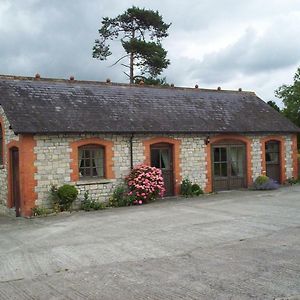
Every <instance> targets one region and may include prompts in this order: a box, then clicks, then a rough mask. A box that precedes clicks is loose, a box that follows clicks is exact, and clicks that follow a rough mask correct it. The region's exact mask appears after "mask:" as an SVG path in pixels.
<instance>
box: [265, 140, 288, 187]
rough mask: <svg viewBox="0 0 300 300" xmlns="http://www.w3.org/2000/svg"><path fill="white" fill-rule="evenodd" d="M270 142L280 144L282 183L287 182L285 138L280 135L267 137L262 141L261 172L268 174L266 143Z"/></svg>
mask: <svg viewBox="0 0 300 300" xmlns="http://www.w3.org/2000/svg"><path fill="white" fill-rule="evenodd" d="M269 141H277V142H279V159H280V183H284V181H285V180H286V164H285V138H284V137H282V136H278V135H273V136H266V137H264V138H262V139H261V140H260V144H261V170H262V174H266V172H267V166H266V143H267V142H269Z"/></svg>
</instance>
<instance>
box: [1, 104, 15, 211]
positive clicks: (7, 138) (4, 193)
mask: <svg viewBox="0 0 300 300" xmlns="http://www.w3.org/2000/svg"><path fill="white" fill-rule="evenodd" d="M0 117H1V119H2V121H3V124H2V126H3V127H2V130H3V131H4V144H5V147H4V164H3V165H2V166H0V206H1V207H0V209H1V210H4V209H5V208H6V207H7V200H8V199H7V198H8V190H7V185H8V179H7V156H8V153H7V147H6V145H7V144H8V143H10V142H11V141H13V140H15V141H18V140H19V137H18V136H16V135H15V134H14V132H13V131H12V130H11V129H10V128H9V126H10V124H9V122H8V120H7V118H6V116H5V114H4V111H3V109H2V107H1V106H0Z"/></svg>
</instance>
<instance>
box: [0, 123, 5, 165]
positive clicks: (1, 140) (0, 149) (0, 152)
mask: <svg viewBox="0 0 300 300" xmlns="http://www.w3.org/2000/svg"><path fill="white" fill-rule="evenodd" d="M3 145H4V138H3V130H2V126H1V124H0V165H3V162H4V159H3V155H4V146H3Z"/></svg>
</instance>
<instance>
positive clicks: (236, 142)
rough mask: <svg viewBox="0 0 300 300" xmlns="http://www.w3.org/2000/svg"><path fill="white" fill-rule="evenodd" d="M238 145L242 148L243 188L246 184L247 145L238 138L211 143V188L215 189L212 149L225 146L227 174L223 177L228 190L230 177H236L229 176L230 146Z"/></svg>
mask: <svg viewBox="0 0 300 300" xmlns="http://www.w3.org/2000/svg"><path fill="white" fill-rule="evenodd" d="M231 147H240V148H243V153H244V159H243V177H242V178H243V187H241V188H245V187H246V186H247V184H248V180H247V178H248V168H247V145H246V144H245V143H244V142H242V141H239V140H223V141H219V142H215V143H213V144H212V145H211V147H210V148H211V153H210V155H211V166H210V167H211V174H212V189H213V191H215V174H214V149H215V148H226V164H227V176H226V177H223V178H224V180H226V181H227V190H230V179H231V178H234V177H237V176H231V164H230V148H231Z"/></svg>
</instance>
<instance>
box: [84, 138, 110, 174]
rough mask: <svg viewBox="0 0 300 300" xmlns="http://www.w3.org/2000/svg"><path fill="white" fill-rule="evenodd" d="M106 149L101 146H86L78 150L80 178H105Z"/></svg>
mask: <svg viewBox="0 0 300 300" xmlns="http://www.w3.org/2000/svg"><path fill="white" fill-rule="evenodd" d="M104 152H105V151H104V147H102V146H100V145H92V144H91V145H84V146H81V147H79V148H78V170H79V178H81V179H89V178H104V177H105V171H104V170H105V167H104V155H105V153H104Z"/></svg>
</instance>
